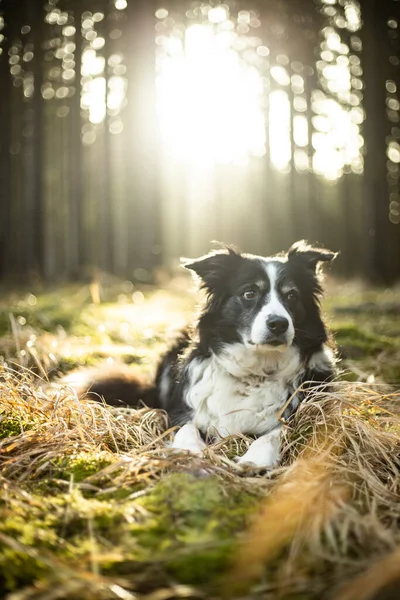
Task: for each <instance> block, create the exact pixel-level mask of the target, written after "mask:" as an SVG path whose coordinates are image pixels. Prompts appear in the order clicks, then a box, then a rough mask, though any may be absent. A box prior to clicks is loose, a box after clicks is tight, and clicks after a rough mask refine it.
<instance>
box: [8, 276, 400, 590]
mask: <svg viewBox="0 0 400 600" xmlns="http://www.w3.org/2000/svg"><path fill="white" fill-rule="evenodd" d="M191 287H192V284H191V283H190V280H189V279H187V278H185V277H182V278H176V279H174V280H173V281H172V282H169V283H168V284H165V285H163V286H158V287H157V288H152V287H150V286H139V285H136V286H133V285H132V284H131V283H130V282H119V281H116V280H115V279H113V278H110V277H105V276H102V277H101V279H100V281H98V282H96V283H93V284H91V285H74V286H63V287H56V288H54V289H43V290H38V289H36V290H33V291H32V290H30V289H29V290H28V289H25V290H24V289H20V290H19V291H12V292H11V291H9V290H7V289H3V290H1V289H0V479H1V486H0V597H1V598H7V599H8V600H25V599H27V600H28V599H29V600H30V599H35V600H39V599H41V600H53V599H54V600H55V599H60V598H65V599H76V600H78V599H79V600H90V599H93V600H102V599H105V600H108V599H113V598H121V599H123V600H129V599H135V598H141V599H146V600H168V599H174V598H193V599H195V598H210V599H212V598H215V599H219V598H225V599H227V598H241V599H243V600H244V599H249V600H250V599H256V598H267V599H269V598H271V599H272V598H274V599H275V598H283V599H289V598H293V599H295V598H296V599H302V600H311V599H315V600H316V599H321V598H327V599H328V598H331V599H332V600H333V599H335V600H362V599H364V600H367V598H368V599H370V598H374V599H375V600H378V599H379V600H381V599H383V598H385V599H387V600H388V599H389V598H393V600H394V598H399V589H400V575H399V570H398V565H399V564H400V458H399V457H400V417H399V415H400V288H399V289H397V290H396V289H391V290H385V289H381V290H378V289H374V290H371V289H370V290H368V289H366V288H365V287H364V286H363V285H362V284H361V283H357V282H349V283H340V282H335V281H328V285H327V288H328V292H327V299H326V300H325V301H324V304H323V307H324V311H325V313H326V315H327V322H328V324H329V326H330V328H331V330H332V332H333V334H334V337H335V339H336V342H337V344H338V349H339V356H340V358H341V362H340V367H341V375H340V377H339V380H338V382H337V384H336V388H335V390H334V391H333V392H331V393H330V394H329V395H328V394H321V395H320V397H319V398H318V399H317V400H315V401H313V402H306V403H304V404H303V405H301V407H300V409H299V410H298V412H297V413H296V415H295V416H294V418H292V419H291V421H290V422H289V424H288V425H287V426H286V427H285V428H284V452H283V459H282V463H281V465H280V466H279V467H278V468H276V469H274V470H273V471H270V472H268V473H257V472H253V471H250V470H243V469H241V468H240V467H239V466H238V465H236V463H235V462H233V461H232V460H231V458H232V456H233V454H236V453H242V452H244V451H245V449H246V447H247V446H248V444H249V443H250V441H251V440H248V439H246V438H244V437H235V438H230V439H228V440H224V441H223V442H220V443H218V444H214V445H212V446H210V447H209V448H208V449H207V451H206V453H205V456H204V457H203V458H199V457H194V456H190V455H187V454H185V453H177V452H174V451H173V450H172V449H170V448H169V447H168V445H167V444H166V442H167V441H168V440H169V439H171V435H172V434H171V431H169V430H168V429H167V423H166V419H165V415H164V414H163V413H162V412H161V411H153V410H149V409H146V408H143V409H141V410H138V411H134V410H127V409H113V408H110V407H106V406H104V405H103V404H101V403H97V402H94V401H89V400H81V399H78V398H77V397H76V395H74V393H73V391H72V390H71V389H70V388H69V387H68V386H67V385H65V384H64V383H63V382H61V381H60V380H61V378H62V377H64V376H65V375H68V374H70V376H71V377H72V375H74V373H75V371H76V369H79V368H81V367H87V366H90V367H92V366H97V365H101V366H102V368H108V366H109V365H110V364H114V363H116V362H121V363H124V364H125V365H129V366H130V367H132V368H135V369H136V368H139V369H140V370H141V371H143V372H145V373H147V374H149V376H151V373H152V372H153V370H154V368H155V365H156V362H157V357H158V356H159V354H160V353H162V351H163V350H164V349H165V348H166V346H167V344H168V341H169V340H170V339H171V338H172V337H173V335H174V332H176V331H177V330H178V329H179V328H180V327H182V326H183V325H184V324H185V323H187V322H189V323H190V322H193V320H194V319H195V302H196V300H197V295H196V293H194V292H193V291H191ZM384 594H386V595H384Z"/></svg>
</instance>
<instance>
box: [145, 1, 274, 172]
mask: <svg viewBox="0 0 400 600" xmlns="http://www.w3.org/2000/svg"><path fill="white" fill-rule="evenodd" d="M164 14H165V13H164ZM234 28H235V24H234V22H233V21H232V20H230V19H229V15H228V9H227V8H225V7H224V6H223V5H221V6H218V7H215V8H210V10H209V11H208V20H207V21H206V22H204V23H202V24H193V25H190V26H189V27H187V29H185V31H184V34H183V35H176V34H179V33H180V31H181V30H178V31H176V32H175V33H176V34H175V35H173V34H172V35H169V36H166V35H162V36H157V39H156V42H157V44H158V45H159V46H160V50H161V51H160V53H159V56H158V78H157V100H158V102H157V111H158V119H159V124H160V130H161V136H162V140H163V142H164V143H165V145H166V147H167V148H168V152H170V153H172V155H173V156H174V157H175V158H177V159H180V160H184V161H186V162H189V163H192V164H196V165H212V164H245V163H246V162H247V161H248V158H249V156H263V155H264V154H265V153H266V136H265V115H264V110H263V108H262V101H263V93H264V82H263V79H262V77H261V74H260V72H259V70H258V69H257V67H256V66H255V65H254V64H252V63H251V61H250V60H249V61H246V60H245V58H243V52H241V53H239V51H238V50H239V48H240V49H243V48H242V47H241V44H243V42H242V41H241V38H240V36H239V35H238V33H236V32H235V31H234ZM253 54H254V55H255V54H256V53H255V51H254V49H253V52H252V54H249V58H251V56H252V55H253Z"/></svg>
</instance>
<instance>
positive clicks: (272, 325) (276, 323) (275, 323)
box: [267, 315, 289, 335]
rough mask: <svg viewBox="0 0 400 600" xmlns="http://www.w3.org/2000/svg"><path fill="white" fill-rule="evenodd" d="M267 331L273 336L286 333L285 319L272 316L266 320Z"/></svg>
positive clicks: (286, 322)
mask: <svg viewBox="0 0 400 600" xmlns="http://www.w3.org/2000/svg"><path fill="white" fill-rule="evenodd" d="M267 325H268V329H269V330H270V331H271V332H272V333H274V334H275V335H280V334H282V333H285V331H287V328H288V327H289V321H288V320H287V319H285V317H278V316H276V315H275V316H272V317H270V318H269V319H268V320H267Z"/></svg>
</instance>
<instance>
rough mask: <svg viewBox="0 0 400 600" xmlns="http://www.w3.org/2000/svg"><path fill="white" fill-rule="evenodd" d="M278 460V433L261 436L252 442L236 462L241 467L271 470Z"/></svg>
mask: <svg viewBox="0 0 400 600" xmlns="http://www.w3.org/2000/svg"><path fill="white" fill-rule="evenodd" d="M279 459H280V437H279V433H278V432H277V433H275V432H274V434H273V435H271V434H270V435H263V436H262V437H260V438H258V440H256V441H255V442H253V443H252V444H251V446H250V448H249V449H248V450H247V452H246V453H245V454H243V456H240V457H238V458H237V459H236V462H237V463H238V464H239V465H241V466H243V467H251V468H256V469H272V468H273V467H276V465H277V464H278V462H279Z"/></svg>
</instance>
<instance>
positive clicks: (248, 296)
mask: <svg viewBox="0 0 400 600" xmlns="http://www.w3.org/2000/svg"><path fill="white" fill-rule="evenodd" d="M243 298H244V299H245V300H255V299H256V298H257V292H256V290H246V291H245V292H243Z"/></svg>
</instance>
